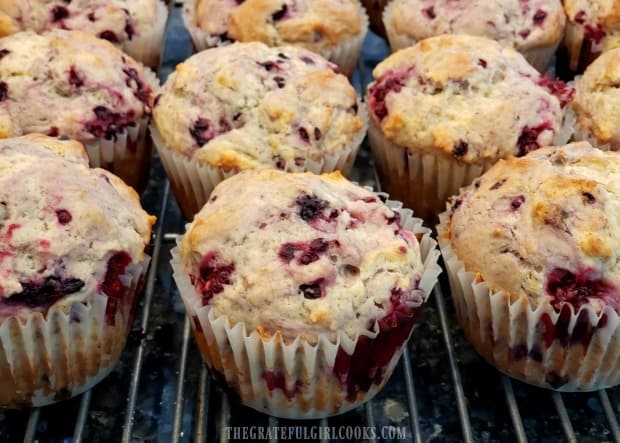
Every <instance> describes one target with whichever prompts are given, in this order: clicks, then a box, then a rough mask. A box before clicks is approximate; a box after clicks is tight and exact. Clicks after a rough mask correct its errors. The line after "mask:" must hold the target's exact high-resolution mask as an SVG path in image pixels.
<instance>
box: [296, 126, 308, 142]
mask: <svg viewBox="0 0 620 443" xmlns="http://www.w3.org/2000/svg"><path fill="white" fill-rule="evenodd" d="M297 133H298V134H299V138H300V139H302V140H303V141H304V142H305V143H310V136H309V135H308V131H307V130H306V128H304V127H303V126H301V127H300V128H299V129H297Z"/></svg>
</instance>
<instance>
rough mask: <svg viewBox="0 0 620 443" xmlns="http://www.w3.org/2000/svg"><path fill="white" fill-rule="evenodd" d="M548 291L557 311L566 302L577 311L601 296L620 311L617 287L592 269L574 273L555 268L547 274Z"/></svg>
mask: <svg viewBox="0 0 620 443" xmlns="http://www.w3.org/2000/svg"><path fill="white" fill-rule="evenodd" d="M546 291H547V294H548V295H549V297H550V298H551V306H553V308H554V309H555V310H556V312H559V311H560V309H561V308H562V306H563V305H565V304H566V303H568V304H570V305H572V306H573V307H574V308H575V311H577V310H578V309H579V307H580V306H581V305H583V304H586V303H588V301H589V299H591V298H599V299H601V300H603V301H604V302H605V303H606V304H609V305H610V306H611V307H612V308H613V309H615V310H616V312H620V302H619V301H618V300H617V292H618V291H617V289H616V287H615V286H614V285H613V284H612V283H611V282H608V281H606V280H604V279H602V278H599V277H598V276H597V273H596V271H594V270H592V269H584V270H580V271H578V272H577V273H573V272H571V271H569V270H567V269H562V268H555V269H553V270H552V271H551V272H549V275H548V276H547V282H546Z"/></svg>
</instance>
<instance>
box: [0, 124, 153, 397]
mask: <svg viewBox="0 0 620 443" xmlns="http://www.w3.org/2000/svg"><path fill="white" fill-rule="evenodd" d="M154 221H155V220H154V217H150V216H149V215H147V214H146V213H145V212H144V211H143V210H142V208H141V207H140V203H139V200H138V196H137V194H136V193H135V192H134V191H133V190H132V189H131V188H129V187H128V186H126V185H125V184H124V183H123V182H122V181H121V180H120V179H118V178H117V177H115V176H114V175H112V174H111V173H109V172H107V171H105V170H102V169H89V167H88V157H87V156H86V153H85V151H84V149H83V146H82V145H81V144H80V143H78V142H76V141H72V140H70V139H68V138H65V137H63V138H60V139H58V138H51V137H47V136H43V135H36V134H30V135H26V136H23V137H17V138H10V139H5V140H2V141H0V238H2V243H1V244H0V275H1V276H2V279H1V280H0V349H2V352H0V406H1V407H8V408H22V407H29V406H43V405H46V404H49V403H53V402H56V401H60V400H63V399H66V398H69V397H72V396H75V395H77V394H79V393H81V392H84V391H85V390H87V389H90V388H91V387H92V386H93V385H95V384H96V383H98V382H99V381H100V380H101V379H102V378H104V377H105V376H106V375H107V374H108V373H110V371H111V370H112V369H113V367H114V365H115V364H116V362H117V361H118V359H119V356H120V354H121V352H122V350H123V347H124V345H125V339H126V337H127V333H128V331H129V329H130V327H131V322H132V319H133V313H134V309H135V306H136V303H137V301H138V296H139V294H140V288H141V286H142V281H143V276H144V275H145V272H146V268H147V265H148V261H149V258H148V256H146V255H145V253H144V250H145V248H146V246H147V245H148V244H149V241H150V233H151V226H152V224H153V223H154Z"/></svg>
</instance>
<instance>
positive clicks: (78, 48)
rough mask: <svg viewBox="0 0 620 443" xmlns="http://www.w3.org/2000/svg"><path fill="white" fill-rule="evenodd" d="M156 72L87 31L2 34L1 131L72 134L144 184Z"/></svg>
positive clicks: (103, 161) (98, 157) (1, 134)
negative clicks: (148, 129) (148, 130)
mask: <svg viewBox="0 0 620 443" xmlns="http://www.w3.org/2000/svg"><path fill="white" fill-rule="evenodd" d="M156 85H157V79H156V78H155V77H154V75H153V74H152V73H151V72H150V71H147V70H145V69H144V68H143V66H142V65H140V64H139V63H137V62H135V61H134V60H133V59H132V58H131V57H129V56H127V55H125V54H124V53H123V52H121V51H120V50H119V49H117V48H115V47H114V46H112V44H111V43H109V42H107V41H105V40H101V39H98V38H96V37H93V36H91V35H90V34H85V33H83V32H80V31H63V30H54V31H51V32H49V33H47V34H45V35H38V34H35V33H33V32H21V33H17V34H13V35H11V36H8V37H4V38H2V39H0V138H6V137H15V136H19V135H23V134H28V133H33V132H36V133H43V134H47V135H50V136H57V135H67V136H70V137H71V138H75V139H77V140H79V141H80V142H82V143H84V144H85V145H86V149H87V151H88V154H89V157H90V161H91V164H92V166H100V167H104V168H106V169H109V170H110V171H112V172H114V173H115V174H116V175H118V176H119V177H121V178H122V179H123V180H124V181H125V182H126V183H128V184H130V185H131V186H134V187H135V188H137V189H141V188H142V187H143V186H144V185H145V184H146V180H147V178H148V172H149V164H150V159H151V150H152V148H151V144H150V143H147V137H146V131H147V128H148V121H149V117H150V112H151V90H152V88H155V87H156Z"/></svg>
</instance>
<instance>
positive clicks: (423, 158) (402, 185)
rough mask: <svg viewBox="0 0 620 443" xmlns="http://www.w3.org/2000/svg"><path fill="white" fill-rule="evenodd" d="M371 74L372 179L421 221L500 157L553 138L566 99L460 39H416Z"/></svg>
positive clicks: (502, 50)
mask: <svg viewBox="0 0 620 443" xmlns="http://www.w3.org/2000/svg"><path fill="white" fill-rule="evenodd" d="M373 75H374V78H375V81H374V82H373V83H372V84H370V85H369V87H368V96H367V97H368V98H367V104H368V109H369V113H370V124H369V129H368V136H369V140H370V145H371V148H372V152H373V156H374V158H375V163H376V167H377V172H378V174H379V179H380V181H381V184H382V186H383V189H384V190H385V191H387V192H388V193H390V195H391V196H392V197H393V198H396V199H398V200H400V201H402V202H404V203H405V206H408V207H410V208H412V209H413V210H414V211H415V213H416V216H418V217H422V218H424V219H426V220H428V221H434V220H435V217H436V215H437V214H438V213H439V212H441V211H443V209H444V208H445V202H446V200H447V199H448V197H449V196H451V195H453V194H456V193H458V190H459V188H460V187H461V186H465V185H468V184H470V183H471V182H472V181H473V179H474V178H476V177H478V176H480V175H481V174H482V173H483V172H484V171H485V170H487V169H488V168H489V167H491V165H493V164H494V163H495V162H496V161H497V160H499V159H500V158H503V157H507V156H509V155H517V156H521V155H524V154H526V153H527V152H529V151H531V150H534V149H538V148H539V147H541V146H547V145H552V144H554V142H558V141H562V140H560V139H561V138H562V137H563V132H562V131H561V127H562V104H563V103H564V102H565V101H566V100H568V99H569V98H570V96H571V94H572V93H573V91H572V89H571V88H568V87H567V86H566V85H565V84H563V83H562V82H559V81H553V80H551V78H550V77H549V76H544V77H541V75H540V74H539V73H538V72H537V71H536V70H535V69H534V68H533V67H531V66H530V65H529V64H528V63H527V62H526V61H525V59H524V58H523V56H522V55H521V54H519V53H518V52H517V51H515V50H514V49H512V48H508V47H502V46H501V45H500V44H499V43H497V42H495V41H493V40H489V39H487V38H484V37H474V36H467V35H444V36H439V37H432V38H429V39H426V40H422V41H421V42H420V43H418V44H416V45H415V46H413V47H410V48H407V49H403V50H401V51H398V52H396V53H394V54H392V55H391V56H390V57H388V58H387V59H386V60H384V61H383V62H382V63H380V64H379V65H378V66H377V67H376V68H375V70H374V71H373ZM554 94H555V95H554Z"/></svg>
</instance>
